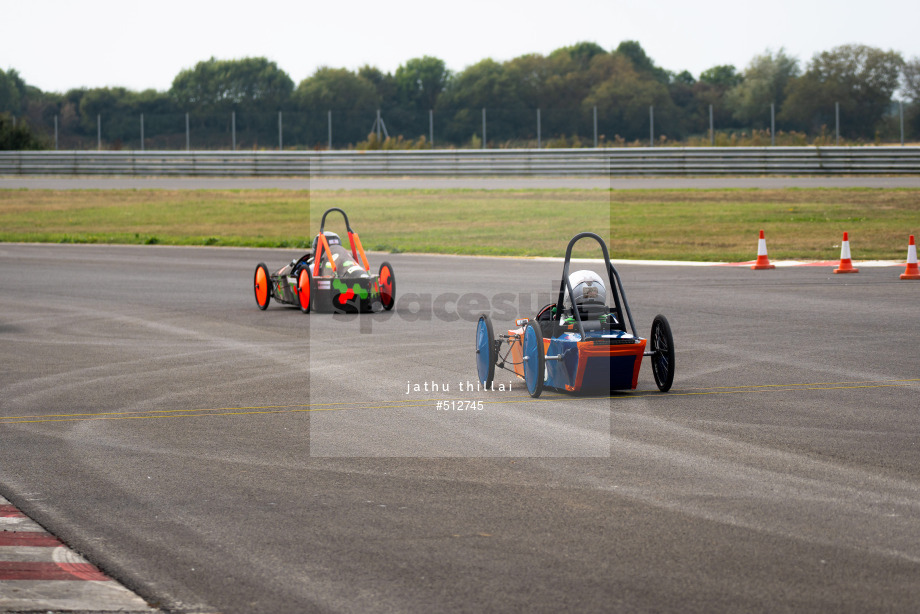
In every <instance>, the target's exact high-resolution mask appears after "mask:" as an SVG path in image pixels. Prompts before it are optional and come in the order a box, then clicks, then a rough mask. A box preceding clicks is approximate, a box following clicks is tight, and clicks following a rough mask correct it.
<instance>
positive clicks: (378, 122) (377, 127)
mask: <svg viewBox="0 0 920 614" xmlns="http://www.w3.org/2000/svg"><path fill="white" fill-rule="evenodd" d="M374 127H375V128H376V129H377V142H378V143H380V109H377V122H376V123H375V124H374Z"/></svg>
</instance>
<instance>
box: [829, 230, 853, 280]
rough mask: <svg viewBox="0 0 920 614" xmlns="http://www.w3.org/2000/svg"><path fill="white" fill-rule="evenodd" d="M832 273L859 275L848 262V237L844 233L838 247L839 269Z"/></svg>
mask: <svg viewBox="0 0 920 614" xmlns="http://www.w3.org/2000/svg"><path fill="white" fill-rule="evenodd" d="M834 273H859V269H857V268H856V267H854V266H853V261H852V260H850V237H849V235H848V234H847V232H846V231H844V233H843V243H842V244H841V245H840V267H839V268H836V269H834Z"/></svg>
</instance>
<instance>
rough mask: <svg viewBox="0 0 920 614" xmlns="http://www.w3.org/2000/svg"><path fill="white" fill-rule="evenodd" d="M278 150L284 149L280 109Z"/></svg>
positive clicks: (279, 112)
mask: <svg viewBox="0 0 920 614" xmlns="http://www.w3.org/2000/svg"><path fill="white" fill-rule="evenodd" d="M278 151H284V136H283V134H282V124H281V111H278Z"/></svg>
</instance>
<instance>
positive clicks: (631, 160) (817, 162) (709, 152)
mask: <svg viewBox="0 0 920 614" xmlns="http://www.w3.org/2000/svg"><path fill="white" fill-rule="evenodd" d="M867 174H868V175H888V174H892V175H916V174H920V147H701V148H676V147H675V148H671V147H668V148H651V147H649V148H616V149H479V150H469V149H464V150H419V151H415V150H413V151H367V152H361V151H303V152H300V151H245V152H243V151H237V152H221V151H156V152H152V151H151V152H144V151H98V152H91V151H0V175H134V176H162V175H174V176H177V175H182V176H230V177H254V176H301V177H305V176H311V175H313V176H391V177H400V176H437V175H440V176H464V175H467V176H545V175H557V176H558V175H574V176H606V175H615V176H643V175H644V176H656V175H657V176H668V175H867Z"/></svg>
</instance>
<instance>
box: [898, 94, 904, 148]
mask: <svg viewBox="0 0 920 614" xmlns="http://www.w3.org/2000/svg"><path fill="white" fill-rule="evenodd" d="M898 115H900V116H901V147H904V101H903V100H899V101H898Z"/></svg>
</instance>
